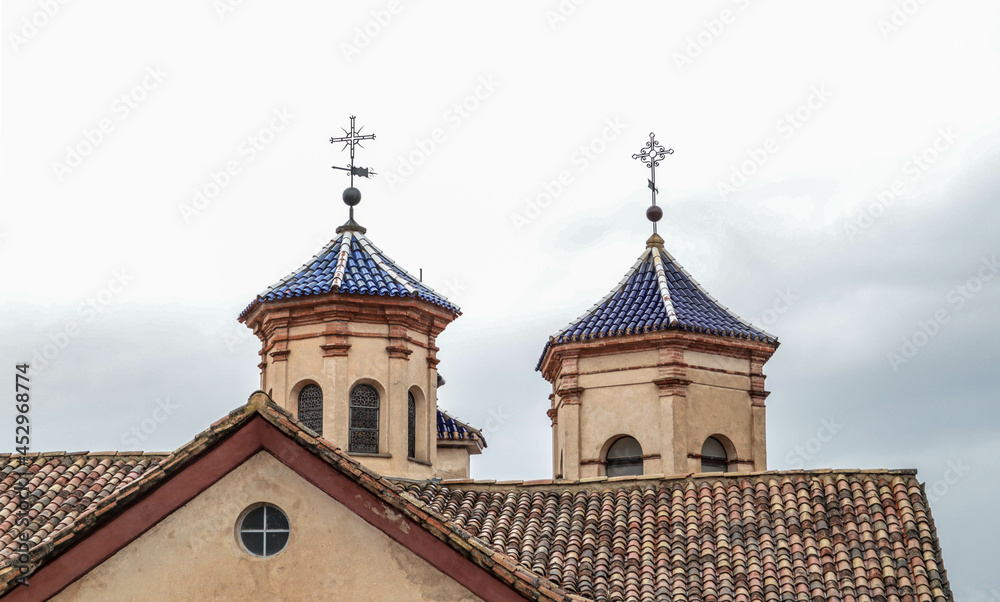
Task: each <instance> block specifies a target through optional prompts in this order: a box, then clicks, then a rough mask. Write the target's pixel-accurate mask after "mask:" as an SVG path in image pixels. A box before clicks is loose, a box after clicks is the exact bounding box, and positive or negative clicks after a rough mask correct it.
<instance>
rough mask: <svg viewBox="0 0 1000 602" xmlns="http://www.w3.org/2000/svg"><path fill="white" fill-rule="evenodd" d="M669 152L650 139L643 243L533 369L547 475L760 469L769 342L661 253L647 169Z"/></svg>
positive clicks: (772, 345) (772, 341)
mask: <svg viewBox="0 0 1000 602" xmlns="http://www.w3.org/2000/svg"><path fill="white" fill-rule="evenodd" d="M672 153H673V150H672V149H671V150H666V149H664V148H663V147H662V146H660V145H659V143H658V142H657V141H656V139H655V137H654V135H653V134H650V140H649V142H648V143H647V144H646V146H645V147H644V148H643V150H642V151H641V152H640V153H637V154H636V155H633V157H634V158H638V159H642V160H643V162H644V163H646V164H647V165H648V166H649V167H650V169H651V172H652V173H651V178H650V179H649V188H650V189H651V190H652V196H653V203H652V206H650V207H649V208H648V210H647V211H646V216H647V217H648V218H649V219H650V221H652V222H653V235H652V236H650V237H649V239H648V240H647V241H646V247H645V249H644V250H643V251H642V253H640V255H639V258H638V260H637V261H636V262H635V263H634V264H633V265H632V267H631V268H630V269H629V270H628V272H626V274H625V277H624V278H623V279H622V280H621V282H619V283H618V285H617V286H616V287H615V288H614V289H612V290H611V292H610V293H608V294H607V295H606V296H605V297H604V298H603V299H601V300H600V301H598V302H597V304H595V305H594V306H593V307H591V308H590V309H589V310H588V311H587V312H586V313H585V314H584V315H582V316H581V317H580V318H578V319H577V320H575V321H573V322H572V323H571V324H569V325H568V326H567V327H565V328H563V329H562V330H560V331H559V332H558V333H556V334H555V335H554V336H552V337H550V338H549V341H548V343H546V345H545V349H544V351H543V353H542V357H541V359H540V360H539V363H538V366H537V369H538V370H539V371H541V373H542V376H543V377H544V378H545V379H546V380H548V381H549V382H550V383H552V394H551V395H550V396H549V400H550V408H549V410H548V416H549V418H550V419H551V421H552V470H553V475H554V476H555V477H556V478H563V479H580V478H587V477H597V476H609V477H610V476H625V475H639V474H666V475H675V474H684V473H698V472H749V471H761V470H766V468H767V447H766V441H765V436H766V431H765V413H764V410H765V407H764V400H765V399H766V398H767V395H768V392H767V391H765V390H764V373H763V366H764V363H765V362H767V360H768V359H769V358H770V357H771V355H772V354H773V353H774V351H775V350H776V349H777V347H778V340H777V339H776V338H775V337H773V336H772V335H770V334H768V333H766V332H764V331H763V330H760V329H758V328H756V327H754V326H752V325H750V324H749V323H747V322H744V321H743V320H741V319H740V318H739V317H738V316H736V315H735V314H733V313H732V312H730V311H729V310H728V309H727V308H726V307H725V306H723V305H722V304H720V303H719V302H718V301H716V300H715V299H714V298H713V297H712V296H711V295H709V294H708V293H707V292H706V291H705V290H704V289H703V288H702V287H701V286H700V285H699V284H698V283H697V282H696V281H695V280H694V279H693V278H692V277H691V275H690V274H688V273H687V271H685V270H684V269H683V268H682V267H681V266H680V265H679V264H678V263H677V261H676V260H675V259H674V258H673V257H672V256H671V255H670V254H669V253H668V252H667V251H666V250H665V249H664V241H663V239H662V238H661V237H660V236H659V234H657V233H656V222H657V221H659V220H660V218H661V217H662V215H663V212H662V210H661V209H660V207H658V206H657V205H656V193H657V189H656V180H655V177H656V176H655V167H656V166H657V165H659V161H660V160H661V159H663V158H665V157H666V156H667V155H669V154H672Z"/></svg>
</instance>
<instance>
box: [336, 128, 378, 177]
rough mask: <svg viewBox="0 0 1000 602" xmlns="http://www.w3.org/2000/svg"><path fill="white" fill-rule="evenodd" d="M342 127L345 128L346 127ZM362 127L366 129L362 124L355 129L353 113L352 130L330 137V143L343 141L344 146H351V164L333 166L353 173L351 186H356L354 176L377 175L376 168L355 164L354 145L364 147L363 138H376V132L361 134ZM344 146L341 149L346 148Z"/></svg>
mask: <svg viewBox="0 0 1000 602" xmlns="http://www.w3.org/2000/svg"><path fill="white" fill-rule="evenodd" d="M340 129H342V130H343V129H344V128H340ZM362 129H364V126H362V127H361V128H359V129H357V130H355V129H354V115H351V131H347V130H344V135H343V136H339V137H337V138H330V144H336V143H337V142H343V143H344V148H347V147H350V148H351V164H350V165H349V166H348V167H337V166H336V165H333V166H332V167H333V168H334V169H340V170H343V171H346V172H348V173H349V174H350V175H351V188H354V176H361V177H362V178H368V177H371V176H374V175H375V170H372V169H368V168H367V167H356V166H355V165H354V147H355V146H360V147H361V148H364V146H362V145H361V141H362V140H374V139H375V134H365V135H361V130H362ZM344 148H342V149H340V150H344Z"/></svg>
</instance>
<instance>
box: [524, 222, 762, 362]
mask: <svg viewBox="0 0 1000 602" xmlns="http://www.w3.org/2000/svg"><path fill="white" fill-rule="evenodd" d="M661 243H662V239H659V237H656V239H653V238H651V239H650V241H649V243H648V244H647V247H646V249H645V250H644V251H643V252H642V254H641V255H640V256H639V259H638V261H636V262H635V264H634V265H633V266H632V268H631V269H630V270H629V271H628V273H626V274H625V277H624V278H623V279H622V280H621V282H619V283H618V286H616V287H615V288H614V289H613V290H612V291H611V292H610V293H608V294H607V295H606V296H605V297H604V298H603V299H601V300H600V301H599V302H598V303H597V304H596V305H594V306H593V307H591V308H590V309H589V310H587V312H586V313H585V314H583V316H581V317H580V318H578V319H577V320H575V321H573V322H572V323H571V324H570V325H569V326H567V327H566V328H563V329H562V330H560V331H559V332H558V333H556V334H555V335H554V336H552V337H551V338H550V339H549V342H548V343H546V345H545V349H544V350H543V351H542V358H544V357H545V353H546V352H547V351H548V349H549V347H550V346H552V345H554V344H558V343H565V342H568V341H585V340H588V339H594V338H602V337H614V336H622V335H628V334H636V333H643V332H650V331H656V330H667V329H677V330H687V331H691V332H702V333H707V334H713V335H718V336H725V337H733V338H741V339H750V340H755V341H767V342H770V343H777V342H778V339H777V338H776V337H774V336H773V335H771V334H768V333H767V332H765V331H763V330H761V329H759V328H756V327H755V326H752V325H751V324H750V323H748V322H745V321H743V320H742V319H740V318H739V317H738V316H737V315H736V314H734V313H732V312H731V311H729V309H728V308H726V307H725V306H724V305H722V304H721V303H719V302H718V301H716V300H715V298H713V297H712V296H711V295H709V294H708V293H707V292H705V290H704V289H702V288H701V286H700V285H699V284H698V283H697V282H695V280H694V278H692V277H691V275H690V274H688V273H687V271H685V270H684V268H682V267H681V266H680V265H679V264H678V263H677V260H675V259H674V258H673V257H672V256H671V255H670V253H668V252H667V251H666V250H664V249H663V246H662V244H661ZM540 367H541V360H539V364H538V368H540Z"/></svg>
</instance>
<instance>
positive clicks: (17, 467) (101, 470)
mask: <svg viewBox="0 0 1000 602" xmlns="http://www.w3.org/2000/svg"><path fill="white" fill-rule="evenodd" d="M165 456H166V454H144V453H142V452H135V453H128V452H119V453H115V452H101V453H96V454H91V453H89V452H80V453H73V454H64V453H61V452H60V453H48V454H28V455H24V456H21V455H11V454H0V475H2V480H0V506H2V508H0V534H2V535H0V559H2V561H4V562H6V561H8V560H9V559H10V558H11V556H12V555H13V554H14V550H15V548H16V541H15V538H16V537H17V536H18V535H19V534H20V533H21V532H22V529H21V528H20V527H19V526H15V525H14V521H15V517H16V512H15V510H16V506H17V504H18V502H20V501H21V498H20V497H18V496H17V495H16V494H15V493H14V492H15V491H17V489H16V486H17V484H18V483H19V482H24V481H26V483H27V490H28V491H29V492H30V494H31V496H35V497H34V503H33V504H32V506H31V509H30V510H28V513H27V516H28V519H29V520H30V523H29V524H28V525H27V526H26V527H25V529H26V530H27V531H28V532H29V533H31V537H30V538H29V539H28V541H29V544H30V545H31V546H37V545H39V544H40V543H42V542H43V541H51V540H52V538H53V535H54V534H56V533H58V532H59V531H60V530H61V529H63V528H64V527H67V526H69V525H71V524H73V522H74V521H75V520H76V518H77V517H78V516H80V515H81V514H82V513H84V512H86V511H87V510H89V509H91V508H93V507H94V506H96V505H97V504H98V503H99V502H101V501H102V500H104V499H106V498H107V497H109V496H111V495H113V494H114V493H115V492H117V491H120V490H121V489H123V488H125V487H126V486H128V485H129V484H131V483H132V482H134V481H136V480H138V479H139V478H141V477H142V475H143V474H145V473H146V471H147V470H149V469H150V467H152V466H155V465H156V464H157V463H158V462H159V461H160V460H161V459H162V458H164V457H165Z"/></svg>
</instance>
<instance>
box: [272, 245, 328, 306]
mask: <svg viewBox="0 0 1000 602" xmlns="http://www.w3.org/2000/svg"><path fill="white" fill-rule="evenodd" d="M343 239H344V235H343V234H341V235H339V236H336V237H334V238H333V239H332V240H330V242H328V243H326V245H324V246H323V248H321V249H320V250H319V252H318V253H316V254H314V255H313V256H312V259H310V260H309V261H307V262H305V263H303V264H302V265H301V266H299V268H298V269H296V270H292V272H291V273H290V274H288V275H287V276H285V277H284V278H282V279H281V280H279V281H277V282H275V283H274V284H272V285H271V286H269V287H267V289H266V290H265V291H264V293H263V294H260V295H257V299H260V298H261V297H263V296H264V295H266V294H267V293H269V292H271V291H273V290H276V289H277V288H278V287H279V286H281V285H283V284H287V283H288V281H289V280H291V279H292V278H295V277H296V276H298V275H299V274H300V273H301V272H302V270H304V269H305V268H307V267H309V266H310V265H312V263H313V262H314V261H316V260H317V259H319V258H320V257H322V256H323V255H326V254H327V253H329V252H330V251H332V250H333V248H334V246H336V245H337V244H339V243H342V242H343Z"/></svg>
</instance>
